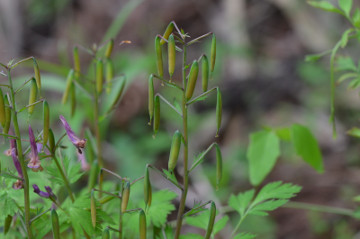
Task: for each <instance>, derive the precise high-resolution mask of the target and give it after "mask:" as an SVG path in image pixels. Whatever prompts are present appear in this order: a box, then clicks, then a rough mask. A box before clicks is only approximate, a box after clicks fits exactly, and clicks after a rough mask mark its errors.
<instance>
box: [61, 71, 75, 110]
mask: <svg viewBox="0 0 360 239" xmlns="http://www.w3.org/2000/svg"><path fill="white" fill-rule="evenodd" d="M74 76H75V75H74V70H73V69H71V70H70V71H69V73H68V75H67V78H66V86H65V91H64V94H63V97H62V100H61V103H62V104H65V103H66V101H67V99H68V97H69V92H70V88H71V84H72V82H73V80H74Z"/></svg>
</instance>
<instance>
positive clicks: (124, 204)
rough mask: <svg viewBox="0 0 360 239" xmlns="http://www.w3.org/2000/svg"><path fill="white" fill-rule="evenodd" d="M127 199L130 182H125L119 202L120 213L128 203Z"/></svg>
mask: <svg viewBox="0 0 360 239" xmlns="http://www.w3.org/2000/svg"><path fill="white" fill-rule="evenodd" d="M129 197H130V182H126V184H125V188H124V191H123V194H122V198H121V199H122V200H121V212H125V211H126V208H127V205H128V203H129Z"/></svg>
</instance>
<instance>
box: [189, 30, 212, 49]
mask: <svg viewBox="0 0 360 239" xmlns="http://www.w3.org/2000/svg"><path fill="white" fill-rule="evenodd" d="M211 34H212V32H208V33H205V34H204V35H201V36H199V37H197V38H195V39H194V40H191V41H189V42H188V43H186V45H187V46H190V45H191V44H194V43H196V42H198V41H200V40H202V39H204V38H205V37H208V36H209V35H211Z"/></svg>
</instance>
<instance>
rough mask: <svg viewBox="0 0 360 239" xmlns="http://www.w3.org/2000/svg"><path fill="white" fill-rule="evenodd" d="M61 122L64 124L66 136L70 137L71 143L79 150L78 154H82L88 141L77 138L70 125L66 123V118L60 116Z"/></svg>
mask: <svg viewBox="0 0 360 239" xmlns="http://www.w3.org/2000/svg"><path fill="white" fill-rule="evenodd" d="M60 120H61V123H62V124H63V126H64V128H65V131H66V134H67V136H68V137H69V139H70V141H71V142H72V143H73V145H74V146H75V147H76V148H77V149H78V152H79V153H80V154H82V150H81V149H83V148H85V144H86V139H80V138H79V137H77V136H76V135H75V133H74V131H72V129H71V127H70V125H69V123H68V122H67V121H66V119H65V118H64V116H62V115H60Z"/></svg>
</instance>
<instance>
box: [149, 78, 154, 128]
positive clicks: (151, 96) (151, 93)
mask: <svg viewBox="0 0 360 239" xmlns="http://www.w3.org/2000/svg"><path fill="white" fill-rule="evenodd" d="M148 88H149V93H148V95H149V99H148V110H149V124H151V120H152V118H153V115H154V80H153V75H152V74H151V75H150V77H149V86H148Z"/></svg>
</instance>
